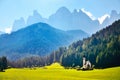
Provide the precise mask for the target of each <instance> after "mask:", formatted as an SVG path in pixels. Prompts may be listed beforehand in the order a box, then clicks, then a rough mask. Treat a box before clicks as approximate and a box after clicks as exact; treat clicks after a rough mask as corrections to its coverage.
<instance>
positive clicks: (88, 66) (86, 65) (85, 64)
mask: <svg viewBox="0 0 120 80" xmlns="http://www.w3.org/2000/svg"><path fill="white" fill-rule="evenodd" d="M82 69H83V70H91V69H92V64H91V62H90V61H89V60H88V61H86V58H85V57H83V67H82Z"/></svg>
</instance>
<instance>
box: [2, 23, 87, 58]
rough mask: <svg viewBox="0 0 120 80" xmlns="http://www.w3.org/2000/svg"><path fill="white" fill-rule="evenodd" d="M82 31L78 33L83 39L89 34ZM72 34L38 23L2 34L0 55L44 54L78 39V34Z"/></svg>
mask: <svg viewBox="0 0 120 80" xmlns="http://www.w3.org/2000/svg"><path fill="white" fill-rule="evenodd" d="M81 33H82V34H81ZM81 33H80V34H79V35H78V36H79V37H80V38H81V39H82V38H84V37H87V36H88V34H87V33H85V34H84V33H83V32H81ZM71 34H72V33H71ZM71 34H70V32H69V33H68V32H66V31H62V30H59V29H56V28H53V27H51V26H50V25H48V24H46V23H36V24H33V25H30V26H28V27H25V28H23V29H20V30H18V31H15V32H12V33H11V34H3V35H1V36H0V55H5V56H8V58H10V59H18V58H20V57H26V56H30V55H40V56H44V55H47V54H49V53H50V52H51V51H53V50H56V49H57V48H59V47H60V46H67V45H69V44H70V43H71V42H73V41H74V40H77V39H76V37H78V36H76V37H75V36H74V34H73V35H71Z"/></svg>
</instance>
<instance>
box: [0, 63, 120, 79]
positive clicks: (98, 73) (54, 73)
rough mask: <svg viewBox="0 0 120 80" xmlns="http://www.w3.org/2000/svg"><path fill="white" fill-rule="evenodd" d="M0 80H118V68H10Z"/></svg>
mask: <svg viewBox="0 0 120 80" xmlns="http://www.w3.org/2000/svg"><path fill="white" fill-rule="evenodd" d="M0 80H120V67H114V68H107V69H94V70H91V71H81V70H80V71H77V70H75V69H64V68H63V67H62V66H60V65H59V64H58V63H54V64H52V65H50V66H46V67H41V68H21V69H19V68H11V69H7V70H5V72H0Z"/></svg>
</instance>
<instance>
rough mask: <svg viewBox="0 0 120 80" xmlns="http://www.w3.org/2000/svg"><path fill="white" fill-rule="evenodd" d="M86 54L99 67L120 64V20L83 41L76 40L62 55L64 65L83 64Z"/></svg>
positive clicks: (61, 60)
mask: <svg viewBox="0 0 120 80" xmlns="http://www.w3.org/2000/svg"><path fill="white" fill-rule="evenodd" d="M83 56H85V57H86V58H87V59H88V60H90V61H91V63H92V64H94V65H95V67H97V68H106V67H113V66H120V20H118V21H116V22H114V23H113V24H112V25H110V26H108V27H106V28H105V29H102V30H101V31H99V32H97V33H96V34H93V35H92V36H91V37H89V38H87V39H84V40H83V41H81V40H80V41H77V42H74V43H73V44H72V45H70V46H69V48H68V50H66V52H64V53H63V54H62V56H61V59H60V62H61V64H62V65H63V66H66V67H74V66H77V65H79V66H82V57H83Z"/></svg>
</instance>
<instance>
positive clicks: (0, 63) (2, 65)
mask: <svg viewBox="0 0 120 80" xmlns="http://www.w3.org/2000/svg"><path fill="white" fill-rule="evenodd" d="M4 69H7V58H6V57H4V56H3V57H0V71H4Z"/></svg>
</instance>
